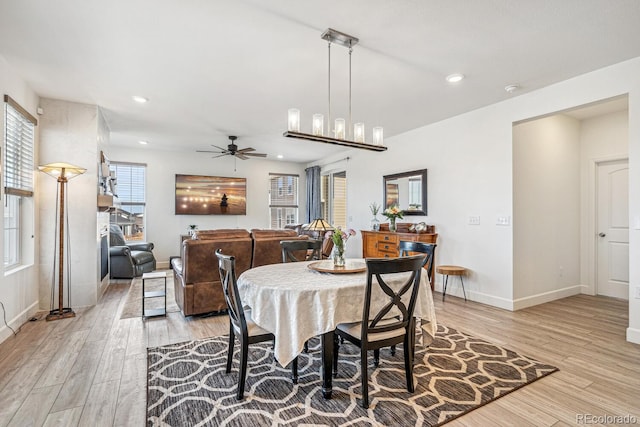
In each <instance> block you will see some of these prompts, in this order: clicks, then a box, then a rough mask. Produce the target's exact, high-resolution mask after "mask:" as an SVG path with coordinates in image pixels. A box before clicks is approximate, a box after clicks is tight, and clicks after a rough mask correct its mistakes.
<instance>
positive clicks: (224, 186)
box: [176, 175, 247, 215]
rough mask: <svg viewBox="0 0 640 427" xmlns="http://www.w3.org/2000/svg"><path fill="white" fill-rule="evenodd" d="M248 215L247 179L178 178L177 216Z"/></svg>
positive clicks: (196, 176) (197, 176)
mask: <svg viewBox="0 0 640 427" xmlns="http://www.w3.org/2000/svg"><path fill="white" fill-rule="evenodd" d="M246 214H247V179H246V178H227V177H221V176H205V175H176V215H246Z"/></svg>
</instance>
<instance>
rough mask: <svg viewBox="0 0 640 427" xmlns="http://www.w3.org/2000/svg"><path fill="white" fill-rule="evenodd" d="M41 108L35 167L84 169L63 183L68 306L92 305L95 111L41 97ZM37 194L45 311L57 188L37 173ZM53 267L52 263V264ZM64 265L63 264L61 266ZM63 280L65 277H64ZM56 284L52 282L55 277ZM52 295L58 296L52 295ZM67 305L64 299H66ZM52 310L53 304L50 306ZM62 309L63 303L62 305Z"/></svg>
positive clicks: (94, 296)
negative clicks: (55, 165) (67, 165)
mask: <svg viewBox="0 0 640 427" xmlns="http://www.w3.org/2000/svg"><path fill="white" fill-rule="evenodd" d="M40 106H41V107H42V108H43V109H44V114H42V115H41V116H40V150H39V155H40V163H39V164H47V163H52V162H66V163H71V164H72V165H75V166H80V167H83V168H86V169H87V171H86V173H84V174H83V175H80V176H78V177H76V178H73V179H72V180H71V181H69V183H68V184H67V193H66V196H67V198H68V206H69V207H68V216H69V227H68V232H69V233H70V234H69V236H70V244H69V245H68V246H69V249H70V252H69V254H68V255H65V256H67V257H68V259H69V260H70V262H71V264H70V266H71V286H70V287H68V286H66V285H65V295H66V292H67V290H68V289H71V305H72V307H80V306H89V305H95V304H96V302H97V301H98V287H97V283H96V280H97V279H96V277H97V274H96V271H97V269H98V261H97V257H96V234H97V216H96V212H97V208H96V203H97V197H96V195H97V191H98V115H99V113H98V108H97V107H96V106H95V105H87V104H78V103H73V102H66V101H59V100H52V99H46V98H43V99H41V100H40ZM37 178H38V183H39V188H40V191H39V192H38V200H39V206H40V220H41V221H40V235H41V241H40V244H41V248H42V250H41V252H40V308H48V307H49V300H50V286H51V285H50V284H51V281H52V266H53V263H54V253H53V248H54V238H55V236H56V235H57V233H56V232H55V224H56V204H57V203H56V187H57V182H56V180H55V179H53V178H52V177H50V176H48V175H46V174H44V173H38V174H37ZM56 264H57V261H56ZM66 264H67V261H66V260H65V265H66ZM65 277H66V273H65ZM55 280H56V281H57V275H56V278H55ZM56 295H57V294H56ZM65 302H66V296H65ZM55 306H56V307H57V303H56V304H55ZM65 306H66V304H65Z"/></svg>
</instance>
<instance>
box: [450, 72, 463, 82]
mask: <svg viewBox="0 0 640 427" xmlns="http://www.w3.org/2000/svg"><path fill="white" fill-rule="evenodd" d="M462 79H464V74H460V73H455V74H449V75H448V76H447V81H448V82H449V83H458V82H459V81H460V80H462Z"/></svg>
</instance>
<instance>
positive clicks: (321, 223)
mask: <svg viewBox="0 0 640 427" xmlns="http://www.w3.org/2000/svg"><path fill="white" fill-rule="evenodd" d="M303 228H304V229H305V230H309V231H331V230H335V229H334V228H333V226H332V225H331V224H329V223H328V222H327V221H325V220H324V219H322V218H318V219H314V220H313V222H311V224H309V225H307V226H305V227H303Z"/></svg>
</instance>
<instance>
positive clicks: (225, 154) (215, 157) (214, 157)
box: [212, 153, 229, 159]
mask: <svg viewBox="0 0 640 427" xmlns="http://www.w3.org/2000/svg"><path fill="white" fill-rule="evenodd" d="M228 155H229V153H223V154H218V155H217V156H213V157H212V159H217V158H218V157H224V156H228Z"/></svg>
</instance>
